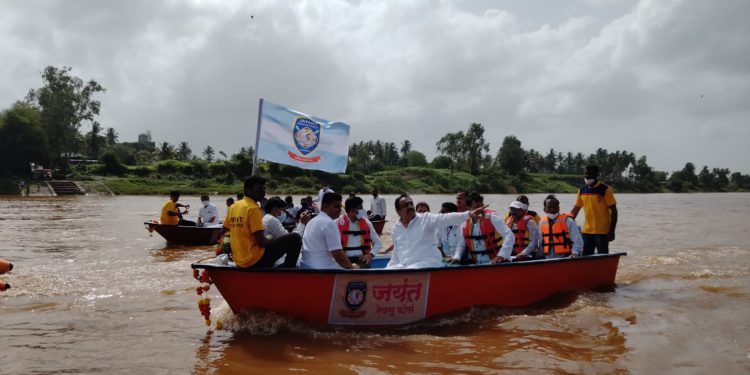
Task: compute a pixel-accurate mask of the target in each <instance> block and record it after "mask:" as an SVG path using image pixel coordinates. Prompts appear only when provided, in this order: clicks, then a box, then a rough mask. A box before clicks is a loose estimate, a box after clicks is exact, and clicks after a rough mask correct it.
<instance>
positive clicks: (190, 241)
mask: <svg viewBox="0 0 750 375" xmlns="http://www.w3.org/2000/svg"><path fill="white" fill-rule="evenodd" d="M143 225H145V226H146V229H147V230H148V231H149V232H156V233H159V234H160V235H161V236H162V237H164V239H165V240H167V242H168V243H170V244H179V245H196V246H198V245H215V244H216V241H218V240H219V237H220V236H221V226H211V227H194V226H181V225H163V224H159V223H154V222H148V221H147V222H144V223H143Z"/></svg>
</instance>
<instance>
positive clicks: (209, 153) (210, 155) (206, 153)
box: [203, 146, 214, 163]
mask: <svg viewBox="0 0 750 375" xmlns="http://www.w3.org/2000/svg"><path fill="white" fill-rule="evenodd" d="M203 157H204V158H206V161H207V162H209V163H210V162H212V161H213V160H214V148H213V147H211V146H206V148H204V149H203Z"/></svg>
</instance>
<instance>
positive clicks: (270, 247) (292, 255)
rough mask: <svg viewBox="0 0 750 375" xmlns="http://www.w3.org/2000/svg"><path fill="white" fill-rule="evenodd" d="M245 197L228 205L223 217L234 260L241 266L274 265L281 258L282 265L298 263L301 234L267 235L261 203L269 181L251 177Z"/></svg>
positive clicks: (246, 186) (265, 266)
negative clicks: (268, 236)
mask: <svg viewBox="0 0 750 375" xmlns="http://www.w3.org/2000/svg"><path fill="white" fill-rule="evenodd" d="M244 189H245V197H244V198H243V199H242V200H240V201H237V202H235V203H234V204H233V205H232V207H229V212H227V216H226V219H224V231H225V232H226V231H229V235H230V236H229V239H230V247H231V249H232V259H233V260H234V262H235V263H236V264H237V266H238V267H244V268H250V267H252V268H267V267H272V266H273V265H274V263H275V262H276V261H277V260H279V259H280V258H281V257H283V256H286V257H285V258H284V263H283V264H282V265H281V267H286V268H293V267H296V266H297V259H298V258H299V249H300V242H301V241H302V239H301V237H300V235H299V234H297V233H289V234H286V235H284V236H281V237H277V238H274V239H272V240H269V239H267V238H266V236H265V226H264V225H263V215H262V214H261V210H260V206H259V205H258V202H259V201H261V200H262V199H263V198H264V197H265V195H266V180H265V179H264V178H263V177H260V176H250V177H248V178H246V179H245V183H244Z"/></svg>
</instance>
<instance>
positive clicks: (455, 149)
mask: <svg viewBox="0 0 750 375" xmlns="http://www.w3.org/2000/svg"><path fill="white" fill-rule="evenodd" d="M463 143H464V132H462V131H458V132H455V133H448V134H446V135H444V136H442V137H441V138H440V140H439V141H437V149H438V152H440V154H441V155H443V156H445V157H447V158H448V159H450V161H451V164H450V170H451V176H452V175H453V171H454V170H455V169H457V166H458V165H460V164H459V163H460V160H461V158H462V156H463V150H464V148H463Z"/></svg>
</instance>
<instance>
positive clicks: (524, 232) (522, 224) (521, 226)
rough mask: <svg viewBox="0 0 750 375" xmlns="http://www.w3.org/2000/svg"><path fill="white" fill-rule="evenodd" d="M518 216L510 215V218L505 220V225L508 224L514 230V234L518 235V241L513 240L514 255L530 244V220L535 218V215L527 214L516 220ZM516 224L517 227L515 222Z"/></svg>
mask: <svg viewBox="0 0 750 375" xmlns="http://www.w3.org/2000/svg"><path fill="white" fill-rule="evenodd" d="M515 220H516V218H514V217H513V216H508V219H507V220H505V225H507V226H508V228H510V229H511V230H512V231H513V234H514V235H515V237H516V241H515V242H513V252H512V255H518V254H520V253H521V252H522V251H523V249H525V248H526V247H528V246H529V236H530V234H529V230H528V226H529V220H534V217H533V216H531V215H529V214H526V215H523V217H521V220H519V221H518V222H516V221H515ZM514 223H515V224H516V228H515V229H514V228H513V224H514Z"/></svg>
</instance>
